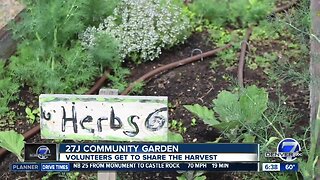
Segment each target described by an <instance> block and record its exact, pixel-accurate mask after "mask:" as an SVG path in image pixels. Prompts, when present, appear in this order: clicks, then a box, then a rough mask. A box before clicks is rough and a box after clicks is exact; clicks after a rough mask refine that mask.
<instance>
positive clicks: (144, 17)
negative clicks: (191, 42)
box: [82, 0, 190, 62]
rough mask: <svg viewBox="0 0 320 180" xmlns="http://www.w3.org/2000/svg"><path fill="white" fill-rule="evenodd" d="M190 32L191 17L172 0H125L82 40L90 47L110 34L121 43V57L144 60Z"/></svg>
mask: <svg viewBox="0 0 320 180" xmlns="http://www.w3.org/2000/svg"><path fill="white" fill-rule="evenodd" d="M189 31H190V22H189V19H188V17H187V16H186V15H185V14H184V13H183V9H182V7H181V6H180V5H179V3H174V1H172V0H122V1H121V3H120V4H119V6H117V7H116V8H115V9H114V11H113V14H112V15H111V16H109V17H107V18H106V19H104V21H103V22H102V23H100V24H99V26H98V27H89V28H87V29H86V31H85V32H84V33H83V35H82V40H83V45H84V47H86V48H89V49H90V48H91V47H92V46H94V45H95V43H96V41H97V39H98V38H97V37H98V36H99V35H100V34H109V35H111V36H112V37H114V38H115V39H117V40H118V41H119V42H120V54H121V57H122V58H125V57H129V58H131V59H133V60H134V61H135V62H141V61H148V60H153V59H155V58H157V57H158V56H159V54H161V50H162V49H163V48H167V47H171V46H173V45H175V44H177V43H179V42H182V41H184V40H185V39H186V38H187V37H188V35H189V33H190V32H189Z"/></svg>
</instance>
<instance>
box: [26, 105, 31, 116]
mask: <svg viewBox="0 0 320 180" xmlns="http://www.w3.org/2000/svg"><path fill="white" fill-rule="evenodd" d="M25 111H26V113H27V114H28V115H29V114H32V111H31V109H30V108H29V107H27V108H26V110H25Z"/></svg>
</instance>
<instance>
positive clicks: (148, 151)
mask: <svg viewBox="0 0 320 180" xmlns="http://www.w3.org/2000/svg"><path fill="white" fill-rule="evenodd" d="M58 160H59V161H63V162H75V161H77V162H79V161H90V162H99V161H100V162H136V161H139V162H258V161H259V145H258V144H208V143H205V144H60V145H59V157H58Z"/></svg>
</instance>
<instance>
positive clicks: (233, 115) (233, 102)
mask: <svg viewBox="0 0 320 180" xmlns="http://www.w3.org/2000/svg"><path fill="white" fill-rule="evenodd" d="M238 100H239V96H238V95H237V94H232V93H231V92H228V91H222V92H221V93H219V94H218V97H217V99H215V100H213V104H214V111H215V112H216V113H218V114H219V117H220V119H221V120H222V121H223V122H229V121H239V120H241V108H240V103H239V101H238Z"/></svg>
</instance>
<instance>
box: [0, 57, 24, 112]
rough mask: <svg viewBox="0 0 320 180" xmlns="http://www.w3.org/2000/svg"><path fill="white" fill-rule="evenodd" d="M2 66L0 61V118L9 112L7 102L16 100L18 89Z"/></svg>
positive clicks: (2, 62)
mask: <svg viewBox="0 0 320 180" xmlns="http://www.w3.org/2000/svg"><path fill="white" fill-rule="evenodd" d="M4 65H5V63H4V61H3V60H1V59H0V117H1V115H2V114H4V113H6V112H7V111H8V110H9V108H8V104H9V102H10V101H12V100H15V99H16V98H17V92H18V88H19V85H18V84H17V83H16V82H15V81H14V80H13V79H12V78H11V77H10V76H8V74H7V72H6V69H5V66H4Z"/></svg>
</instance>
